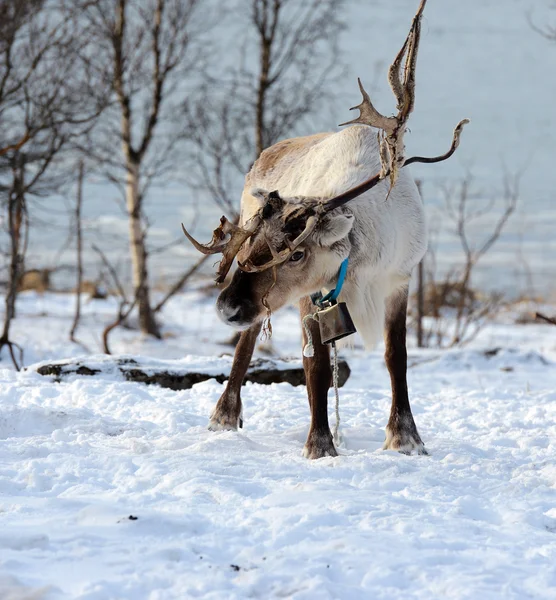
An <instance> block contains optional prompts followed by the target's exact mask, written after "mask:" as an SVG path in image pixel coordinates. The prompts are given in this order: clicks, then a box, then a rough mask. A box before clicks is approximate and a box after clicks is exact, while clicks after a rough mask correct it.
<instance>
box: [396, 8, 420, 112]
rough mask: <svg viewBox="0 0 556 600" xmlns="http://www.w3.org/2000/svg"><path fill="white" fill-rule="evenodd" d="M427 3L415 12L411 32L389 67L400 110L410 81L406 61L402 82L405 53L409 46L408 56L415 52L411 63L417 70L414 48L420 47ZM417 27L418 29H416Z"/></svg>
mask: <svg viewBox="0 0 556 600" xmlns="http://www.w3.org/2000/svg"><path fill="white" fill-rule="evenodd" d="M426 3H427V0H422V2H421V4H420V5H419V8H418V9H417V13H416V14H415V17H413V23H412V26H411V29H410V30H409V34H408V35H407V37H406V38H405V41H404V43H403V46H402V47H401V49H400V51H399V52H398V54H397V55H396V58H395V59H394V62H392V64H391V65H390V68H389V69H388V82H389V84H390V88H391V89H392V92H393V93H394V96H395V97H396V102H397V108H398V110H399V111H401V110H402V109H403V107H404V105H405V104H406V92H405V86H406V85H407V83H408V81H407V67H408V61H406V65H405V69H404V71H405V72H404V83H403V84H402V80H401V77H400V68H401V65H402V61H403V58H404V56H405V53H406V51H407V50H408V47H409V51H408V58H409V56H410V55H411V54H413V56H414V60H413V61H409V64H412V69H413V71H415V60H416V59H417V54H416V52H414V51H413V50H414V49H417V48H418V47H419V40H420V33H421V29H420V27H421V15H422V14H423V11H424V10H425V5H426ZM416 29H417V30H418V31H416ZM416 33H417V35H415V34H416Z"/></svg>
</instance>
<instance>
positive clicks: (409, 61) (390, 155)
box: [341, 0, 427, 187]
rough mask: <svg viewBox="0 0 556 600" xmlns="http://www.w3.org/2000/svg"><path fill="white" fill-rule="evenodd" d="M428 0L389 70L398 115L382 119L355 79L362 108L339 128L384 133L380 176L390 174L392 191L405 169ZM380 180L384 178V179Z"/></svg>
mask: <svg viewBox="0 0 556 600" xmlns="http://www.w3.org/2000/svg"><path fill="white" fill-rule="evenodd" d="M426 3H427V0H421V4H420V5H419V8H418V9H417V13H416V14H415V16H414V17H413V23H412V24H411V28H410V30H409V33H408V35H407V38H406V40H405V42H404V44H403V46H402V48H401V50H400V51H399V52H398V54H397V56H396V58H395V59H394V62H393V63H392V64H391V65H390V68H389V69H388V81H389V83H390V87H391V88H392V92H393V93H394V96H395V97H396V102H397V109H398V114H397V115H396V116H395V117H385V116H384V115H382V114H381V113H379V112H378V110H376V108H375V107H374V106H373V103H372V102H371V98H370V97H369V94H368V93H367V92H366V90H365V88H364V87H363V84H362V83H361V79H359V78H358V79H357V82H358V84H359V89H360V90H361V95H362V96H363V101H362V102H361V104H359V105H357V106H354V107H352V108H350V110H355V109H358V110H359V116H358V117H357V118H356V119H353V120H351V121H347V122H346V123H341V125H352V124H356V123H359V124H362V125H370V126H372V127H377V128H378V129H380V130H381V131H382V132H383V135H384V137H383V138H382V139H381V141H380V146H381V151H380V157H381V162H382V173H383V175H384V177H386V176H387V174H388V173H389V175H390V185H391V186H392V187H393V186H394V184H395V183H396V179H397V177H398V171H399V169H400V168H401V167H403V166H404V150H405V147H404V142H403V136H404V133H405V125H406V123H407V121H408V119H409V115H410V114H411V113H412V112H413V107H414V106H415V67H416V65H417V52H418V50H419V41H420V39H421V17H422V15H423V11H424V10H425V5H426ZM404 57H405V65H404V69H403V81H402V77H401V73H400V71H401V66H402V62H403V60H404ZM384 177H383V178H384Z"/></svg>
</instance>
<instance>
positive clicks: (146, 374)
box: [28, 355, 351, 429]
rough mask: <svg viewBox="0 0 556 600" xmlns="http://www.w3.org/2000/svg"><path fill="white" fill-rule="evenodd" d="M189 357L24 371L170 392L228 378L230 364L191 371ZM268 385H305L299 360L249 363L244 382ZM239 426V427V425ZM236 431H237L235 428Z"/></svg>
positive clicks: (344, 375) (342, 369) (98, 359)
mask: <svg viewBox="0 0 556 600" xmlns="http://www.w3.org/2000/svg"><path fill="white" fill-rule="evenodd" d="M190 358H192V357H188V358H186V359H184V360H181V361H180V360H168V361H163V360H145V359H142V358H140V357H136V358H132V357H128V356H123V357H113V356H106V355H99V356H90V357H86V358H81V359H67V360H64V361H59V362H56V363H41V364H38V365H34V366H30V367H28V370H30V371H31V370H32V371H36V372H37V373H38V374H39V375H44V376H49V377H53V378H54V381H56V382H60V381H63V380H64V379H67V378H69V377H74V376H76V375H82V376H97V377H108V376H110V377H113V376H114V375H117V376H123V377H124V378H125V379H126V380H127V381H134V382H137V383H145V384H147V385H152V384H156V385H159V386H161V387H163V388H168V389H171V390H176V391H177V390H188V389H190V388H192V387H193V386H194V385H195V384H196V383H201V382H203V381H207V380H208V379H216V381H218V382H219V383H223V382H224V381H226V380H227V379H228V377H229V373H230V369H231V366H232V363H231V360H227V359H225V358H219V359H210V360H205V361H204V362H203V361H199V364H198V365H196V366H197V367H199V370H195V365H194V364H193V361H192V360H190ZM338 369H339V371H338V375H339V377H338V384H339V386H340V387H342V386H343V385H344V384H345V383H346V381H347V380H348V378H349V376H350V373H351V371H350V368H349V366H348V364H347V362H346V361H345V360H342V359H340V361H339V362H338ZM247 381H249V382H251V383H260V384H262V385H270V384H272V383H289V384H290V385H293V386H298V385H305V372H304V371H303V365H302V362H301V360H297V359H296V360H274V359H272V360H271V359H267V358H259V359H256V360H253V361H252V362H251V364H250V366H249V370H248V371H247V375H246V376H245V379H244V383H245V382H247ZM240 426H241V425H240ZM236 429H237V427H236Z"/></svg>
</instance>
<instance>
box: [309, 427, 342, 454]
mask: <svg viewBox="0 0 556 600" xmlns="http://www.w3.org/2000/svg"><path fill="white" fill-rule="evenodd" d="M303 456H304V457H305V458H309V459H311V460H313V459H316V458H324V457H325V456H338V452H336V448H334V442H333V441H332V434H331V433H330V432H328V433H321V434H317V433H311V432H310V433H309V437H308V438H307V441H306V442H305V447H304V448H303Z"/></svg>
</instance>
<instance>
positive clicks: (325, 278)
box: [182, 0, 468, 329]
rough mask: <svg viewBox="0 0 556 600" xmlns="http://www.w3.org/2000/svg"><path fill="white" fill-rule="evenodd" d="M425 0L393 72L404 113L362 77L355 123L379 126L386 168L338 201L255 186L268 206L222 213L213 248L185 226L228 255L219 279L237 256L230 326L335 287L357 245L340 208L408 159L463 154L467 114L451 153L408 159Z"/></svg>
mask: <svg viewBox="0 0 556 600" xmlns="http://www.w3.org/2000/svg"><path fill="white" fill-rule="evenodd" d="M425 4H426V0H421V2H420V6H419V9H418V10H417V14H416V15H415V17H414V18H413V23H412V25H411V29H410V31H409V34H408V36H407V39H406V41H405V43H404V45H403V46H402V49H401V50H400V52H399V53H398V55H397V56H396V58H395V59H394V62H393V63H392V65H391V66H390V69H389V72H388V80H389V83H390V87H391V88H392V91H393V93H394V95H395V97H396V101H397V108H398V112H397V114H396V115H395V116H392V117H385V116H384V115H381V114H380V113H379V112H378V111H377V110H376V109H375V108H374V106H373V104H372V103H371V100H370V98H369V95H368V94H367V92H366V91H365V89H364V88H363V86H362V84H361V81H359V88H360V90H361V93H362V95H363V101H362V102H361V104H359V106H357V107H354V108H356V109H359V112H360V115H359V117H358V118H356V119H354V120H353V121H350V122H349V123H359V124H364V125H370V126H373V127H376V128H377V129H378V130H379V134H378V135H379V148H380V160H381V165H382V168H381V170H380V172H379V173H377V174H375V175H373V176H372V177H371V178H370V179H368V180H367V181H365V182H363V183H362V184H360V185H358V186H357V187H355V188H352V189H350V190H348V191H346V192H344V193H342V194H340V195H339V196H336V197H334V198H330V199H322V198H287V199H283V198H281V197H280V195H279V193H278V192H277V191H273V192H267V191H264V190H254V191H253V192H252V194H253V195H254V196H255V197H256V198H258V199H259V201H260V204H261V206H260V208H259V210H258V211H257V212H256V213H255V214H254V215H253V216H252V217H251V218H250V219H249V220H248V221H247V222H246V223H244V225H243V227H238V226H236V225H235V224H233V223H230V222H229V221H228V220H227V219H226V218H225V217H222V218H221V220H220V225H219V227H218V228H217V229H215V230H214V233H213V237H212V240H211V242H210V243H209V244H206V245H204V244H199V243H198V242H197V241H196V240H194V239H193V238H192V237H191V236H190V235H189V233H188V232H187V231H186V230H185V228H184V229H183V231H184V233H185V235H186V236H187V238H188V239H189V240H190V241H191V243H192V244H193V245H194V246H195V247H196V248H197V249H198V250H199V251H201V252H203V253H205V254H214V253H217V252H222V254H223V258H222V261H221V262H220V265H219V268H218V276H217V279H216V281H217V283H222V282H223V281H224V279H225V277H226V275H227V273H228V271H229V270H230V267H231V265H232V262H233V260H234V258H235V257H236V256H237V260H238V270H237V271H236V272H235V274H234V276H233V279H232V282H231V283H230V285H229V286H228V287H227V288H226V289H225V290H224V291H223V292H222V293H221V294H220V296H219V298H218V301H217V309H218V312H219V315H220V317H221V318H222V319H223V320H224V321H225V322H226V323H228V324H230V325H234V326H236V327H238V328H241V329H243V328H247V327H249V326H250V325H251V324H253V323H254V322H256V321H258V320H260V319H262V318H263V317H264V316H265V314H267V313H268V312H269V311H274V310H277V309H278V308H280V307H281V306H283V305H284V304H286V303H287V302H289V301H293V300H297V299H299V298H301V297H302V296H305V295H308V294H310V293H313V292H315V291H317V290H319V289H321V288H322V287H325V286H327V285H328V284H330V283H331V282H332V281H333V280H334V278H335V277H336V275H337V273H338V269H339V267H340V264H341V262H342V260H343V259H344V258H346V257H347V256H348V255H349V252H350V249H351V245H350V241H349V232H350V230H351V228H352V226H353V216H352V215H351V214H349V212H347V211H345V209H344V211H340V210H339V209H340V207H342V206H344V205H345V204H346V203H348V202H349V201H350V200H353V199H354V198H357V197H358V196H360V195H361V194H363V193H364V192H366V191H368V190H370V189H371V188H373V187H375V186H376V185H377V184H378V183H380V182H381V181H382V180H383V179H385V178H387V177H389V179H390V186H391V187H392V186H393V185H394V184H395V182H396V178H397V175H398V172H399V170H400V169H401V168H403V167H404V166H406V165H408V164H411V163H414V162H423V163H434V162H440V161H442V160H446V159H447V158H449V157H450V156H451V155H452V154H453V153H454V152H455V150H456V148H457V147H458V145H459V138H460V134H461V131H462V129H463V126H464V125H465V124H466V123H467V122H468V120H467V119H464V120H463V121H460V123H458V125H457V127H456V128H455V130H454V135H453V139H452V145H451V147H450V149H449V150H448V152H446V153H445V154H443V155H441V156H437V157H431V158H425V157H419V156H417V157H412V158H409V159H405V157H404V143H403V136H404V133H405V130H406V123H407V120H408V118H409V115H410V114H411V112H412V111H413V107H414V103H415V66H416V63H417V51H418V48H419V40H420V30H421V17H422V14H423V10H424V8H425ZM404 58H405V62H404ZM402 63H404V66H403V69H402ZM349 123H344V125H347V124H349ZM182 227H183V226H182Z"/></svg>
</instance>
